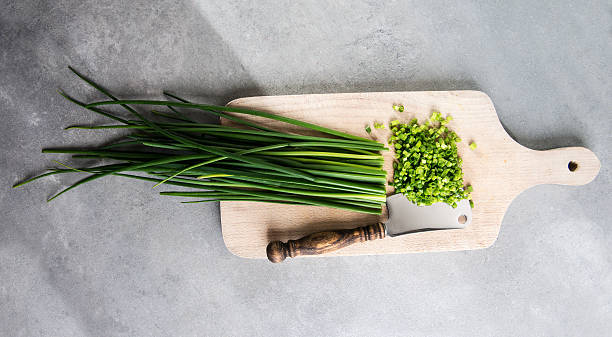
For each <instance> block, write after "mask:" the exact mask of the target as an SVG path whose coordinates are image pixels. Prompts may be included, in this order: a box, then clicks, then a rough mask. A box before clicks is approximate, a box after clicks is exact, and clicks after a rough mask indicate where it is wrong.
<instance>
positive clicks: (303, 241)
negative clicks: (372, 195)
mask: <svg viewBox="0 0 612 337" xmlns="http://www.w3.org/2000/svg"><path fill="white" fill-rule="evenodd" d="M385 232H386V231H385V224H383V223H382V222H379V223H377V224H373V225H369V226H363V227H357V228H353V229H337V230H331V231H324V232H317V233H312V234H308V235H306V236H304V237H302V238H299V239H297V240H289V241H287V242H286V243H284V242H282V241H272V242H270V243H269V244H268V247H266V253H267V255H268V260H270V261H271V262H274V263H279V262H283V261H284V260H285V259H286V258H288V257H297V256H305V255H320V254H327V253H331V252H334V251H336V250H338V249H342V248H346V247H348V246H350V245H353V244H356V243H363V242H366V241H372V240H378V239H384V238H385V236H386V234H385Z"/></svg>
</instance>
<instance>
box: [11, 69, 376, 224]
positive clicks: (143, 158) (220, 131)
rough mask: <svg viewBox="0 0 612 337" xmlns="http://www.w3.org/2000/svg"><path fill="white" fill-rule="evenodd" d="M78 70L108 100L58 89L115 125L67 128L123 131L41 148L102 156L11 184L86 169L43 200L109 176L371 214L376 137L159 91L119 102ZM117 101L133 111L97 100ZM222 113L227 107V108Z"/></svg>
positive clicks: (223, 196)
mask: <svg viewBox="0 0 612 337" xmlns="http://www.w3.org/2000/svg"><path fill="white" fill-rule="evenodd" d="M70 70H72V71H73V72H74V73H75V74H76V75H77V76H78V77H79V78H81V79H82V80H84V81H85V82H86V83H88V84H89V85H91V86H92V87H94V88H96V89H97V90H99V91H100V92H101V93H103V94H104V95H106V96H107V97H108V98H109V99H110V100H108V101H101V102H95V103H90V104H85V103H83V102H80V101H78V100H76V99H74V98H72V97H70V96H68V95H66V94H65V93H63V92H60V94H61V95H62V96H64V97H65V98H66V99H68V100H70V101H71V102H73V103H75V104H77V105H79V106H81V107H83V108H85V109H88V110H90V111H93V112H95V113H98V114H101V115H104V116H106V117H108V118H111V119H113V120H115V121H117V122H119V123H120V124H117V125H104V126H72V127H69V128H67V129H91V130H98V129H133V131H134V132H133V133H131V134H130V135H128V136H127V138H126V139H124V140H121V141H117V142H115V143H113V144H111V145H107V146H104V147H99V148H93V149H44V150H43V152H44V153H69V154H72V156H73V157H75V158H98V159H111V160H113V161H114V162H113V163H112V164H107V165H99V166H94V167H78V168H73V167H69V166H66V165H63V164H62V166H63V167H61V168H53V169H49V170H48V172H46V173H44V174H41V175H39V176H36V177H34V178H31V179H28V180H25V181H23V182H21V183H18V184H16V185H15V186H13V187H18V186H22V185H24V184H26V183H29V182H31V181H34V180H36V179H39V178H42V177H46V176H49V175H54V174H62V173H75V172H78V173H83V174H87V176H86V177H85V178H83V179H81V180H79V181H77V182H76V183H74V184H73V185H71V186H70V187H68V188H66V189H64V190H63V191H61V192H59V193H57V194H56V195H54V196H52V197H51V198H50V199H49V201H50V200H53V199H55V198H57V197H58V196H59V195H61V194H63V193H64V192H67V191H69V190H71V189H73V188H75V187H77V186H79V185H82V184H84V183H87V182H90V181H92V180H95V179H98V178H102V177H104V176H108V175H114V176H121V177H125V178H131V179H140V180H145V181H150V182H153V183H155V185H154V186H158V185H161V184H166V185H175V186H182V187H189V188H193V191H177V192H173V191H168V192H161V194H162V195H170V196H180V197H191V198H195V199H193V200H191V201H186V202H188V203H192V202H207V201H230V200H242V201H258V202H272V203H283V204H296V205H316V206H327V207H333V208H340V209H346V210H351V211H356V212H363V213H371V214H380V213H381V204H382V203H384V202H385V182H386V172H385V171H384V170H382V166H383V157H382V155H381V154H380V151H383V150H386V148H385V147H384V145H382V144H381V143H378V142H376V141H373V140H370V139H366V138H361V137H357V136H354V135H350V134H347V133H344V132H340V131H336V130H332V129H328V128H324V127H321V126H318V125H315V124H310V123H306V122H301V121H298V120H295V119H291V118H287V117H283V116H277V115H274V114H271V113H266V112H262V111H256V110H249V109H242V108H234V107H225V106H214V105H204V104H196V103H191V102H188V101H186V100H184V99H181V98H179V97H177V96H175V95H171V94H168V93H165V94H166V95H167V96H168V97H170V98H172V99H174V100H173V101H147V100H119V99H117V98H116V97H115V96H113V95H112V94H110V93H109V92H107V91H106V90H105V89H103V88H102V87H100V86H99V85H97V84H96V83H94V82H93V81H91V80H90V79H88V78H86V77H84V76H83V75H81V74H79V73H78V72H77V71H75V70H74V69H72V68H70ZM105 105H120V106H121V107H123V108H124V109H126V110H127V111H128V112H129V113H130V114H131V115H132V116H134V117H135V118H134V119H124V118H121V117H119V116H117V115H115V114H113V113H111V112H109V111H106V110H103V109H102V108H101V107H102V106H105ZM131 106H158V107H159V106H162V107H163V106H165V107H167V108H168V109H169V110H168V112H160V111H156V110H153V113H155V114H156V115H159V116H162V117H163V118H165V119H166V120H167V121H164V122H159V121H152V120H150V119H147V118H145V117H143V115H142V114H140V113H139V112H137V111H136V110H135V109H134V108H132V107H131ZM177 108H186V109H191V110H194V109H195V110H199V111H206V112H209V113H213V114H215V115H217V116H219V117H220V118H227V119H229V120H231V121H233V122H234V123H235V124H240V125H241V128H238V127H229V126H222V125H217V124H202V123H197V122H195V121H193V120H192V119H190V118H188V117H187V116H185V115H184V114H183V113H182V112H181V111H180V110H178V109H177ZM228 113H230V114H228ZM240 114H244V115H252V116H259V117H263V118H268V119H273V120H277V121H281V122H284V123H288V124H292V125H296V126H300V127H302V128H304V129H310V130H315V131H318V132H319V133H321V134H322V135H324V136H307V135H301V134H293V133H286V132H280V131H275V130H272V129H269V128H267V127H264V126H262V125H259V124H256V123H253V122H250V121H247V120H245V119H242V118H240V117H237V116H238V115H240Z"/></svg>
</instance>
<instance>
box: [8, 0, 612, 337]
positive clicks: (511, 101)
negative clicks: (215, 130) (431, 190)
mask: <svg viewBox="0 0 612 337" xmlns="http://www.w3.org/2000/svg"><path fill="white" fill-rule="evenodd" d="M0 2H1V3H0V7H1V8H2V11H0V79H1V80H0V116H1V117H0V118H1V121H2V123H0V135H2V139H3V140H2V144H1V145H0V171H1V172H2V175H1V176H0V182H1V183H0V185H1V186H3V192H2V193H0V210H1V211H2V221H1V222H0V335H2V336H170V335H174V336H270V335H278V336H297V335H307V336H449V335H453V336H478V335H482V336H528V335H539V336H552V335H556V336H561V335H568V336H577V335H581V336H602V335H604V334H606V332H605V331H608V333H609V331H611V330H612V320H610V317H612V304H611V303H612V227H611V226H610V224H611V221H610V219H612V207H610V206H611V205H612V193H611V191H612V189H611V179H612V174H611V171H610V162H611V161H612V150H611V148H612V132H611V131H610V127H611V126H612V114H611V113H612V111H611V110H610V109H611V108H612V81H611V78H612V66H611V62H610V61H611V60H612V6H611V5H610V3H609V1H589V2H586V3H578V2H575V1H545V2H533V1H510V2H496V3H482V2H479V1H461V2H455V3H450V4H449V3H443V2H438V1H425V2H423V1H393V2H388V3H385V4H383V3H382V2H376V1H333V2H325V1H320V2H307V3H302V4H298V2H294V1H280V2H275V1H274V2H264V1H227V0H226V1H168V0H161V1H158V0H156V1H129V2H127V1H89V0H87V1H66V0H60V1H9V0H2V1H0ZM68 65H72V66H74V67H75V68H76V69H78V70H80V71H82V72H84V73H86V74H88V75H91V76H92V77H93V78H94V79H96V80H97V81H99V82H100V83H102V84H103V85H105V86H106V87H107V88H108V89H110V90H111V91H113V92H114V93H117V94H118V95H120V96H121V97H134V96H136V95H138V96H139V97H150V98H160V97H161V91H162V90H164V89H167V90H170V91H173V92H176V93H181V94H183V95H185V96H187V97H190V98H193V99H197V100H198V101H201V102H209V103H215V104H224V103H226V102H227V101H229V100H230V99H232V98H237V97H242V96H249V95H262V94H265V95H279V94H297V93H328V92H355V91H399V90H449V89H476V90H482V91H484V92H486V93H487V94H488V95H489V96H490V97H491V98H492V100H493V102H494V103H495V107H496V109H497V112H498V114H499V118H500V120H501V122H502V123H503V125H504V127H505V128H506V129H507V131H508V132H509V133H510V134H511V135H512V137H513V138H514V139H516V140H517V141H518V142H520V143H521V144H523V145H525V146H528V147H531V148H535V149H549V148H555V147H563V146H585V147H588V148H590V149H591V150H593V151H594V152H595V153H596V154H597V155H598V157H599V159H600V160H601V163H602V168H601V172H600V174H599V176H598V177H597V178H596V180H595V181H594V182H592V183H590V184H588V185H586V186H578V187H570V186H557V185H543V186H538V187H535V188H532V189H530V190H528V191H526V192H524V193H523V194H521V195H520V196H519V197H518V198H517V199H516V200H515V201H514V202H513V203H512V204H511V206H510V207H509V209H508V211H507V213H506V216H505V218H504V221H503V224H502V228H501V232H500V235H499V238H498V240H497V242H496V243H495V245H494V246H493V247H491V248H488V249H485V250H478V251H464V252H448V253H431V254H413V255H395V256H366V257H346V258H321V259H296V260H293V261H291V262H290V263H285V264H282V265H273V264H271V263H269V262H267V261H265V260H247V259H241V258H238V257H235V256H233V255H232V254H231V253H229V252H228V251H227V249H226V248H225V246H224V244H223V240H222V237H221V228H220V222H219V208H218V205H217V204H214V203H211V204H199V205H183V204H180V203H178V202H177V201H176V200H173V199H169V198H168V197H161V196H159V195H158V193H157V191H154V190H152V189H151V188H150V184H147V183H144V182H134V181H125V180H121V178H118V177H109V178H106V179H101V180H99V181H96V182H93V183H91V184H88V185H86V186H82V187H79V188H77V189H75V190H74V191H71V192H69V193H66V194H65V195H62V197H60V198H58V199H57V200H55V201H54V202H52V203H49V204H48V203H46V202H45V199H46V197H48V196H49V195H51V194H53V193H55V192H57V191H59V190H60V189H61V188H63V187H66V186H67V185H68V184H69V183H71V182H73V181H74V179H75V177H74V176H71V177H70V176H65V177H57V178H49V179H44V180H40V181H38V182H36V183H33V184H31V185H28V186H25V187H24V188H20V189H15V190H13V189H11V188H10V186H11V185H12V184H14V183H15V182H17V181H19V180H20V179H22V178H24V177H27V176H29V175H32V174H34V173H39V172H41V170H42V169H43V168H45V167H48V166H51V165H53V162H52V160H53V159H58V158H59V159H66V157H63V156H52V155H43V154H41V153H40V150H41V148H43V147H48V146H74V145H83V144H101V143H104V141H105V140H108V139H111V138H112V137H113V135H114V133H113V132H105V133H102V134H93V133H91V132H87V131H63V130H62V128H64V127H66V126H68V125H71V124H79V123H80V124H95V123H102V122H105V120H104V119H103V118H100V117H98V116H94V115H92V114H91V113H89V112H87V111H85V110H82V109H79V108H78V107H75V106H74V105H71V104H70V103H68V102H66V101H65V100H63V99H62V98H61V97H60V96H59V95H58V94H57V93H56V89H57V88H61V89H63V90H65V91H67V92H69V93H71V94H73V95H75V96H77V97H80V98H82V99H84V100H93V99H97V98H100V96H98V95H97V94H96V93H95V92H93V91H92V90H91V89H89V88H87V87H86V86H85V85H83V84H82V83H81V82H79V81H78V80H76V79H75V78H74V77H73V76H72V75H71V74H70V72H69V71H68V70H67V68H66V67H67V66H68Z"/></svg>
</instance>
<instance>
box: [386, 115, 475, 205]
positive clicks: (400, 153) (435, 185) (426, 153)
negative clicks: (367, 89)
mask: <svg viewBox="0 0 612 337" xmlns="http://www.w3.org/2000/svg"><path fill="white" fill-rule="evenodd" d="M394 109H395V106H394ZM395 110H398V109H395ZM402 110H403V109H402ZM451 120H452V118H451V117H450V116H448V117H446V118H444V117H442V115H441V114H440V113H439V112H437V111H435V112H433V113H432V115H431V117H430V118H429V119H428V120H427V121H426V122H425V123H424V124H421V125H419V123H418V121H417V119H416V118H414V119H412V120H411V121H410V122H409V123H408V124H403V123H401V122H400V121H398V120H395V121H392V122H391V123H390V125H389V127H390V128H391V132H392V136H391V138H390V140H389V141H390V143H393V146H394V148H395V161H394V163H393V168H394V175H393V185H394V187H395V190H396V192H401V193H403V194H404V195H405V196H406V197H407V198H408V200H410V201H412V202H413V203H415V204H417V205H431V204H433V203H436V202H445V203H447V204H449V205H452V206H453V207H456V206H457V202H458V201H460V200H462V199H466V198H470V193H471V192H472V187H471V186H467V187H464V186H463V172H462V170H461V164H462V161H461V158H459V156H458V155H457V143H458V142H460V141H461V139H460V138H459V137H458V136H457V134H456V133H455V132H453V131H451V130H449V129H448V128H447V127H446V124H448V122H449V121H451Z"/></svg>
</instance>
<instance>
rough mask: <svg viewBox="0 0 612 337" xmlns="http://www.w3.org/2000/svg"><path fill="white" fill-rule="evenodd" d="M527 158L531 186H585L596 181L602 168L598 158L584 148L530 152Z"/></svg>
mask: <svg viewBox="0 0 612 337" xmlns="http://www.w3.org/2000/svg"><path fill="white" fill-rule="evenodd" d="M527 156H528V157H527V158H525V159H526V160H527V162H528V163H530V164H531V165H529V166H527V169H528V170H529V177H530V179H528V181H529V182H530V183H531V185H539V184H561V185H584V184H587V183H589V182H591V181H592V180H593V179H595V177H596V176H597V174H598V173H599V168H600V166H601V164H600V162H599V159H598V158H597V156H596V155H595V154H594V153H593V152H592V151H591V150H589V149H586V148H584V147H564V148H558V149H553V150H546V151H535V150H529V151H528V152H527ZM523 167H524V166H523Z"/></svg>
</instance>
